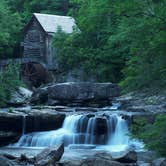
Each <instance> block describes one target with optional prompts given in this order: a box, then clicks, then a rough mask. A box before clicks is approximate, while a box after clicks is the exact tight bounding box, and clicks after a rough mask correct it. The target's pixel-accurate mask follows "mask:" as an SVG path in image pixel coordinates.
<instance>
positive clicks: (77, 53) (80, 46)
mask: <svg viewBox="0 0 166 166" xmlns="http://www.w3.org/2000/svg"><path fill="white" fill-rule="evenodd" d="M73 3H74V5H75V6H76V7H75V8H74V7H73V8H72V11H70V14H73V13H74V15H76V21H77V25H78V27H79V31H74V33H73V34H71V35H67V34H63V35H62V33H61V34H59V35H55V37H54V41H55V42H54V46H55V48H57V49H58V50H60V51H57V52H56V58H58V61H59V63H60V64H61V66H62V68H63V69H72V68H78V67H82V68H83V69H84V70H85V72H86V73H88V75H95V76H96V78H97V80H98V81H100V82H103V81H113V82H118V81H119V80H120V78H121V76H122V73H121V70H122V68H123V66H124V64H125V63H124V58H123V55H120V54H115V53H114V49H113V47H114V46H110V43H109V40H110V37H111V35H112V33H113V32H114V29H115V25H114V22H115V20H116V17H115V16H114V14H112V11H111V9H112V2H110V1H109V0H105V1H102V0H98V1H94V0H92V1H90V0H87V1H73ZM75 10H76V11H75ZM57 36H58V37H57ZM61 36H62V38H61V39H60V37H61ZM58 46H60V48H58Z"/></svg>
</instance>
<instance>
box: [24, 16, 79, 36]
mask: <svg viewBox="0 0 166 166" xmlns="http://www.w3.org/2000/svg"><path fill="white" fill-rule="evenodd" d="M34 19H35V20H37V22H38V23H39V24H40V27H41V28H42V30H43V31H44V32H45V33H47V34H52V33H56V32H57V30H58V28H59V27H61V29H62V31H64V32H65V33H72V32H73V28H74V27H76V23H75V19H74V18H72V17H69V16H59V15H51V14H41V13H33V16H32V18H31V20H30V22H29V23H28V24H27V26H26V27H25V28H24V31H26V29H27V28H28V27H29V26H30V24H31V22H32V20H34Z"/></svg>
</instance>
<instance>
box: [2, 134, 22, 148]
mask: <svg viewBox="0 0 166 166" xmlns="http://www.w3.org/2000/svg"><path fill="white" fill-rule="evenodd" d="M19 137H20V134H19V133H16V132H11V131H0V146H5V145H8V144H9V143H12V142H15V141H16V140H18V138H19Z"/></svg>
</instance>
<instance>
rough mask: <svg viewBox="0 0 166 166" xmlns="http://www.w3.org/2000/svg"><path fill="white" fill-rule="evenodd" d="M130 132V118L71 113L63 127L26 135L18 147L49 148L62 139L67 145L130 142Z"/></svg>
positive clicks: (126, 143)
mask: <svg viewBox="0 0 166 166" xmlns="http://www.w3.org/2000/svg"><path fill="white" fill-rule="evenodd" d="M24 128H25V126H24ZM23 131H24V130H23ZM128 133H129V131H128V126H127V122H126V120H124V119H123V118H122V117H121V116H119V115H117V114H113V115H109V116H108V115H102V116H98V115H94V114H86V115H69V116H67V117H66V118H65V120H64V123H63V126H62V128H60V129H58V130H52V131H47V132H33V133H29V134H24V135H23V136H22V137H21V138H20V140H19V141H18V143H16V144H15V145H14V146H17V147H45V146H53V145H56V144H58V143H60V142H64V145H65V146H68V145H71V144H84V145H87V144H88V145H89V144H90V145H128V144H129V137H128Z"/></svg>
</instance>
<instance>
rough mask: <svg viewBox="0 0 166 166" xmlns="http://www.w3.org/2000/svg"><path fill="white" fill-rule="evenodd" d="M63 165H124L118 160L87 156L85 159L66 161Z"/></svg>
mask: <svg viewBox="0 0 166 166" xmlns="http://www.w3.org/2000/svg"><path fill="white" fill-rule="evenodd" d="M63 166H123V164H121V163H119V162H117V161H111V160H105V159H99V158H87V159H83V160H71V161H65V162H64V163H63Z"/></svg>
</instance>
